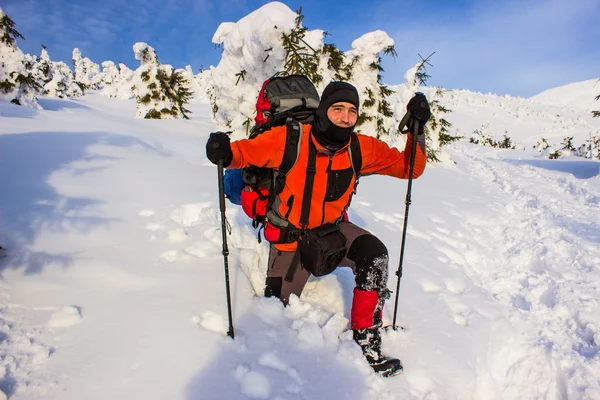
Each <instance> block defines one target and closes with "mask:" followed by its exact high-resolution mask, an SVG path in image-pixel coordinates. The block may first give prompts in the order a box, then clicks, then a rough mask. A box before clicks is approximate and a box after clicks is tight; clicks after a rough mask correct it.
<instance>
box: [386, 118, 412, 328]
mask: <svg viewBox="0 0 600 400" xmlns="http://www.w3.org/2000/svg"><path fill="white" fill-rule="evenodd" d="M410 117H411V115H410V112H407V113H406V115H405V116H404V118H402V121H401V122H400V130H402V128H403V125H406V121H408V119H409V118H410ZM412 120H413V123H412V129H411V130H410V132H411V133H412V135H413V142H412V147H411V149H410V169H409V176H408V189H407V190H406V200H405V201H404V204H406V207H405V209H404V227H403V228H402V244H401V245H400V263H399V265H398V270H397V271H396V276H398V282H397V284H396V300H395V301H394V320H393V322H392V328H393V329H394V330H395V331H397V330H398V327H397V326H396V315H397V312H398V297H399V294H400V280H401V279H402V262H403V260H404V245H405V243H406V228H407V226H408V209H409V207H410V203H411V190H412V181H413V172H414V170H415V157H416V155H417V136H418V132H419V120H418V119H416V118H413V119H412ZM415 132H416V134H415Z"/></svg>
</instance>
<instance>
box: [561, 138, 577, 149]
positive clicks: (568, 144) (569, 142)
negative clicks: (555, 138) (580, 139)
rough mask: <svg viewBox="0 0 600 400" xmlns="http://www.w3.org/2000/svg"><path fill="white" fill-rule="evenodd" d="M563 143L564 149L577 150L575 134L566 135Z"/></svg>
mask: <svg viewBox="0 0 600 400" xmlns="http://www.w3.org/2000/svg"><path fill="white" fill-rule="evenodd" d="M561 144H562V150H567V151H571V152H576V150H575V146H573V136H565V137H564V138H563V141H562V143H561Z"/></svg>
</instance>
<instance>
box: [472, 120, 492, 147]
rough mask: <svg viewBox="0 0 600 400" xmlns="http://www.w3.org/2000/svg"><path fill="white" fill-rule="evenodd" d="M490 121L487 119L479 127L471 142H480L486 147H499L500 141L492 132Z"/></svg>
mask: <svg viewBox="0 0 600 400" xmlns="http://www.w3.org/2000/svg"><path fill="white" fill-rule="evenodd" d="M489 128H490V123H489V122H488V121H486V122H485V123H484V124H483V125H481V127H480V128H477V129H475V130H474V131H473V133H472V134H471V137H470V138H469V143H473V144H479V145H481V146H486V147H498V143H497V142H496V141H495V140H494V139H493V137H492V134H491V133H490V129H489Z"/></svg>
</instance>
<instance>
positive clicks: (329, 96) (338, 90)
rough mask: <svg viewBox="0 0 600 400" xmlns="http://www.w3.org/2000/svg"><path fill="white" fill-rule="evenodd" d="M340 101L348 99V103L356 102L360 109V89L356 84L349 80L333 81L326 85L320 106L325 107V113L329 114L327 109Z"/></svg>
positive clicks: (355, 104)
mask: <svg viewBox="0 0 600 400" xmlns="http://www.w3.org/2000/svg"><path fill="white" fill-rule="evenodd" d="M340 101H347V102H348V103H351V104H354V106H355V107H356V109H357V110H358V107H359V101H358V91H357V90H356V88H355V87H354V86H352V85H351V84H349V83H347V82H331V83H329V85H327V86H326V87H325V90H323V94H322V95H321V103H320V104H319V108H321V107H323V110H324V111H325V114H327V109H329V107H331V106H332V105H334V104H335V103H339V102H340Z"/></svg>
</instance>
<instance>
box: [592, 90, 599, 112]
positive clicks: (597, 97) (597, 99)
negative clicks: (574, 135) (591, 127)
mask: <svg viewBox="0 0 600 400" xmlns="http://www.w3.org/2000/svg"><path fill="white" fill-rule="evenodd" d="M595 99H596V101H599V100H600V94H599V95H598V96H596V97H595ZM592 117H600V111H592Z"/></svg>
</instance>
